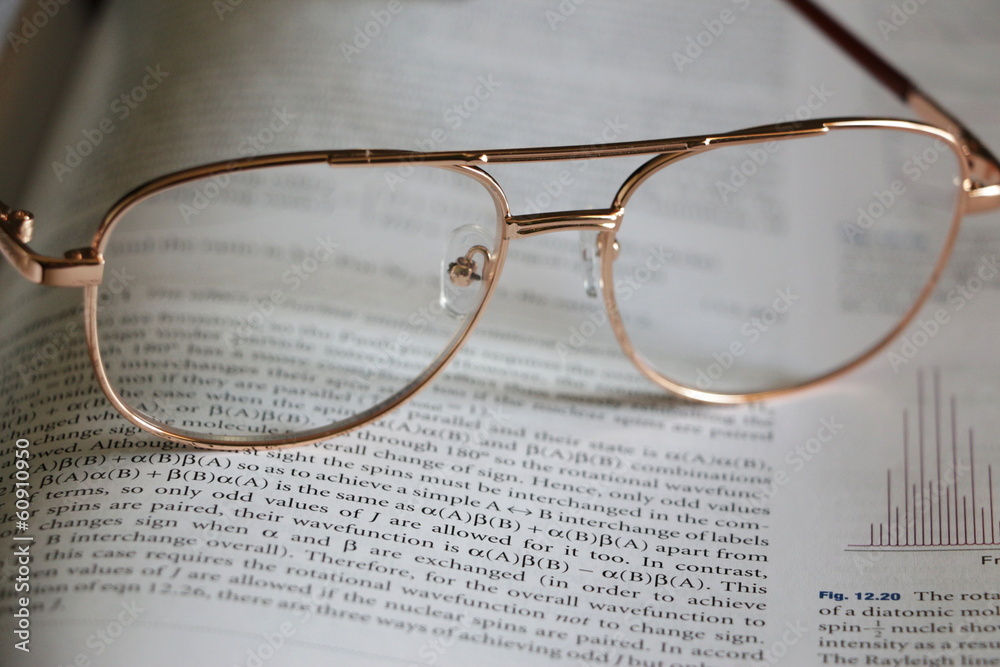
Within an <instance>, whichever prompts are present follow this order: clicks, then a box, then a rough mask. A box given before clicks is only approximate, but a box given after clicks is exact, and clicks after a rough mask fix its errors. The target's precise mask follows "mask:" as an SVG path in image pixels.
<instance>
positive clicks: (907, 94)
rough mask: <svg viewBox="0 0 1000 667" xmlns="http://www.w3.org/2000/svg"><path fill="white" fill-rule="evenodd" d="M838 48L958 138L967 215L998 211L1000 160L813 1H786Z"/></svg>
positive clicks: (937, 124)
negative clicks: (965, 168) (965, 172)
mask: <svg viewBox="0 0 1000 667" xmlns="http://www.w3.org/2000/svg"><path fill="white" fill-rule="evenodd" d="M785 1H786V2H787V3H788V4H790V5H791V6H792V7H794V8H795V9H797V10H798V11H799V13H801V14H802V15H803V16H804V17H805V18H806V19H807V20H809V21H810V22H811V23H812V24H813V25H814V26H815V27H816V28H818V29H819V30H820V31H821V32H822V33H823V34H825V35H826V36H827V37H828V38H829V39H830V40H832V41H833V42H834V43H835V44H836V45H837V46H839V47H840V48H841V49H842V50H843V51H844V52H845V53H846V54H847V55H849V56H850V57H851V58H852V59H853V60H854V61H855V62H856V63H857V64H858V65H860V66H861V67H863V68H864V69H865V70H866V71H867V72H868V73H869V74H871V75H872V76H873V77H875V79H877V80H878V81H879V82H880V83H881V84H882V85H883V86H885V87H886V88H888V89H889V90H891V91H892V92H893V93H894V94H895V95H896V97H898V98H899V99H900V100H902V101H903V102H904V103H905V104H906V105H907V106H909V107H910V108H911V109H913V111H914V112H915V113H916V114H917V116H919V117H920V118H921V119H922V120H924V121H926V122H928V123H931V124H933V125H936V126H938V127H940V128H942V129H945V130H948V131H949V132H951V133H952V134H953V135H955V136H956V137H958V139H959V141H961V142H962V144H963V148H964V149H965V151H966V159H967V160H968V163H969V173H970V178H971V181H972V183H971V184H970V187H969V202H968V206H967V210H968V212H970V213H972V212H979V211H987V210H992V209H995V208H1000V161H998V160H997V158H996V157H995V156H994V155H993V153H991V152H990V150H989V149H988V148H986V146H985V145H983V143H982V142H981V141H979V139H978V138H977V137H976V136H975V135H974V134H973V133H972V132H971V131H970V130H969V129H968V128H967V127H966V126H965V125H964V124H962V122H961V121H959V120H958V119H957V118H955V117H954V116H953V115H951V114H950V113H948V111H946V110H945V109H944V107H942V106H941V105H939V104H938V103H937V102H935V101H934V100H933V99H931V98H930V97H929V96H928V95H926V94H925V93H924V92H923V91H921V90H920V89H919V88H917V86H916V85H915V84H914V83H913V82H912V81H910V79H909V78H908V77H906V75H904V74H903V73H902V72H900V71H899V70H898V69H896V68H895V67H893V66H892V65H891V64H890V63H889V62H888V61H887V60H885V59H884V58H882V56H880V55H878V54H877V53H875V51H873V50H872V49H871V48H869V47H868V45H866V44H865V43H864V42H862V41H861V40H860V39H858V38H857V37H855V36H854V34H853V33H851V32H849V31H848V30H847V29H846V28H844V26H843V25H841V24H840V23H839V22H838V21H837V20H836V19H834V18H833V17H832V16H831V15H830V14H828V13H827V12H826V11H825V10H823V9H821V8H820V7H819V6H817V5H816V4H815V3H813V2H812V0H785Z"/></svg>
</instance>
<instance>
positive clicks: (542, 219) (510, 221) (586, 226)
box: [506, 207, 625, 239]
mask: <svg viewBox="0 0 1000 667" xmlns="http://www.w3.org/2000/svg"><path fill="white" fill-rule="evenodd" d="M624 212H625V210H624V209H623V208H620V207H616V208H606V209H586V210H581V211H553V212H550V213H533V214H530V215H512V216H508V217H507V220H506V222H507V238H509V239H515V238H520V237H523V236H534V235H537V234H547V233H549V232H563V231H567V230H577V231H595V232H613V231H617V230H618V226H619V225H620V224H621V219H622V214H623V213H624Z"/></svg>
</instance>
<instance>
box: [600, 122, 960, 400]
mask: <svg viewBox="0 0 1000 667" xmlns="http://www.w3.org/2000/svg"><path fill="white" fill-rule="evenodd" d="M960 173H961V172H960V167H959V163H958V160H957V156H956V154H955V152H954V150H953V148H952V146H951V145H950V144H947V143H945V142H943V141H941V140H940V139H939V138H937V137H935V136H933V135H929V134H923V133H917V132H908V131H902V130H887V129H870V128H867V129H857V128H850V129H848V128H834V129H832V130H831V131H830V132H829V133H827V134H824V135H819V136H814V137H809V138H799V139H795V140H791V141H781V142H772V143H756V144H742V145H730V146H726V147H723V148H718V149H714V150H708V151H705V152H704V153H701V154H697V155H694V156H692V157H688V158H685V159H682V160H679V161H677V162H675V163H673V164H670V165H667V166H665V167H663V168H661V169H660V170H659V171H656V172H655V173H654V174H653V175H652V176H651V177H650V178H649V179H648V180H647V181H645V182H644V183H642V185H640V186H639V188H638V190H636V191H635V192H634V193H633V195H632V197H631V198H630V199H629V201H628V202H626V205H625V217H624V220H623V223H622V227H621V230H620V231H619V233H618V237H617V238H618V241H619V244H620V253H619V256H618V259H617V260H616V261H615V264H614V292H615V298H616V300H617V304H618V308H619V310H620V313H621V316H622V320H623V324H624V329H625V332H626V334H627V337H628V340H629V341H630V342H631V345H632V346H633V347H634V349H635V351H636V353H637V354H638V356H639V357H640V358H641V359H642V361H643V363H644V364H645V365H647V367H648V368H649V369H651V370H652V371H653V372H654V373H656V374H658V375H659V376H662V377H664V378H666V379H668V380H669V381H672V382H674V383H676V384H680V385H683V386H686V387H689V388H693V389H698V390H702V391H706V392H713V393H723V394H732V393H735V394H742V393H755V392H760V391H768V390H774V389H781V388H787V387H790V386H794V385H798V384H801V383H804V382H808V381H811V380H814V379H817V378H819V377H822V376H823V375H825V374H828V373H830V372H833V371H836V370H837V369H839V368H841V367H843V366H844V365H845V364H848V363H850V362H852V361H854V360H855V359H857V358H858V357H860V356H862V355H863V354H865V353H866V352H868V351H869V350H870V349H872V348H873V346H876V345H878V344H880V343H881V342H882V341H884V339H885V338H886V337H887V336H889V335H891V334H892V332H893V330H894V328H895V327H897V326H898V325H899V324H900V322H901V321H903V320H904V319H905V318H906V317H908V315H909V314H910V313H911V310H912V309H913V308H914V306H915V305H916V304H917V303H918V302H919V300H920V298H921V297H922V294H923V292H924V290H925V288H926V287H927V285H928V282H929V281H930V280H931V279H932V276H933V273H934V271H935V269H936V267H937V265H938V262H939V259H941V258H942V256H943V255H942V253H944V252H945V250H946V245H947V243H948V241H949V238H950V234H951V231H952V228H953V225H955V224H957V216H956V210H957V197H958V193H959V181H960Z"/></svg>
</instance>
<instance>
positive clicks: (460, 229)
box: [97, 163, 499, 445]
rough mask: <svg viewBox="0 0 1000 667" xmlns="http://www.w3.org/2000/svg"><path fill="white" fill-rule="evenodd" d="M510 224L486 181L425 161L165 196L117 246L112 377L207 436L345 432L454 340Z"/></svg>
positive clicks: (130, 399)
mask: <svg viewBox="0 0 1000 667" xmlns="http://www.w3.org/2000/svg"><path fill="white" fill-rule="evenodd" d="M498 232H499V225H498V223H497V211H496V207H495V204H494V201H493V198H492V197H491V195H490V191H489V190H488V189H487V188H486V187H484V185H483V184H482V183H479V182H477V181H476V179H475V178H473V177H470V176H469V175H467V174H465V173H459V172H458V171H454V170H450V169H440V168H432V167H426V166H420V165H414V164H408V165H403V166H399V167H385V168H332V167H330V166H329V165H327V164H325V163H319V164H308V165H299V166H282V167H269V168H262V169H256V170H253V171H242V172H226V173H220V174H217V175H215V176H213V177H211V178H208V179H201V180H197V181H194V182H190V183H186V184H183V185H180V186H177V187H174V188H171V189H167V190H163V191H160V192H158V193H157V194H155V195H153V196H152V197H149V198H147V199H145V200H143V201H141V202H140V203H138V204H137V205H136V206H135V207H134V208H132V209H131V210H129V211H128V212H127V213H125V214H124V216H123V217H122V218H121V219H120V220H119V222H118V223H117V225H116V227H115V228H114V230H113V231H112V233H111V237H110V240H109V243H108V245H107V248H106V249H105V253H104V255H105V259H106V262H107V263H106V267H105V281H104V283H103V284H102V285H101V288H100V292H99V295H98V300H97V301H98V307H97V314H98V342H99V349H100V352H101V357H102V361H103V362H104V365H105V368H106V372H107V376H108V379H109V382H110V385H111V387H112V388H113V390H114V391H115V392H116V393H117V394H118V396H119V397H120V398H121V399H122V400H123V401H124V402H125V403H126V405H128V406H129V407H130V408H131V409H133V410H135V411H137V412H139V413H142V414H143V415H145V416H147V417H148V418H151V419H153V420H156V421H158V422H160V423H161V424H164V425H167V426H169V427H170V429H172V430H175V431H178V432H181V433H182V434H184V435H185V436H188V437H194V438H196V439H199V440H224V439H231V440H229V441H231V442H232V443H233V444H238V443H246V444H248V445H251V444H254V442H255V441H261V440H267V439H272V438H283V437H289V436H297V435H299V434H303V433H310V432H316V431H318V430H323V429H329V428H333V427H336V428H339V427H341V426H348V425H350V424H351V423H352V421H353V420H357V419H358V418H364V417H365V416H366V415H370V414H374V413H376V412H377V411H379V410H380V409H381V408H382V407H383V406H386V405H387V404H389V403H392V402H394V401H396V400H397V399H398V398H399V397H400V396H401V395H402V394H404V393H406V392H408V391H410V390H412V389H413V388H414V387H415V385H416V384H418V383H419V382H420V381H421V379H422V378H423V377H424V376H425V374H426V373H428V372H430V371H431V370H433V369H434V368H435V367H436V366H437V365H440V363H441V360H442V355H443V354H445V353H446V352H447V351H448V350H449V349H451V348H452V346H454V345H455V344H457V342H458V341H459V339H460V338H461V336H462V334H463V333H464V332H465V331H466V330H467V328H468V326H469V324H470V322H471V320H472V318H473V317H474V316H475V314H476V313H477V311H478V310H479V307H480V306H481V304H482V302H483V298H484V295H485V294H486V291H487V286H488V280H486V279H483V278H484V274H485V268H486V264H487V258H488V257H489V256H490V255H491V254H492V253H494V252H496V249H497V243H498V238H499V236H498ZM463 243H464V244H466V245H468V246H469V247H465V246H462V245H461V244H463ZM473 246H475V247H476V248H477V249H476V250H475V251H474V252H471V253H468V254H469V255H470V259H469V262H468V263H469V266H468V267H467V268H468V271H467V273H468V275H464V276H463V278H466V279H465V280H455V281H452V280H451V278H450V276H449V275H448V266H449V265H450V264H451V263H453V262H455V261H456V260H457V259H458V258H459V257H464V256H465V254H467V252H468V251H469V249H470V248H471V247H473ZM456 304H457V305H458V306H459V307H456Z"/></svg>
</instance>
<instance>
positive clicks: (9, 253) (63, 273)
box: [0, 202, 104, 287]
mask: <svg viewBox="0 0 1000 667" xmlns="http://www.w3.org/2000/svg"><path fill="white" fill-rule="evenodd" d="M34 227H35V221H34V218H32V217H31V214H30V213H28V212H27V211H18V210H14V209H11V208H10V207H9V206H7V205H6V204H4V203H3V202H0V253H2V254H3V256H4V257H5V258H6V259H7V261H8V262H10V263H11V265H13V266H14V268H16V269H17V270H18V272H19V273H20V274H21V275H22V276H24V277H25V278H27V279H28V280H30V281H31V282H33V283H39V284H41V285H53V286H56V287H85V286H87V285H98V284H100V282H101V277H102V275H103V273H104V260H103V259H102V258H101V256H100V254H98V253H97V252H96V251H95V250H94V249H93V248H79V249H77V250H68V251H66V255H65V256H64V257H46V256H45V255H39V254H38V253H36V252H35V251H34V250H32V249H31V248H29V247H28V243H29V242H30V241H31V235H32V232H33V231H34Z"/></svg>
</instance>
